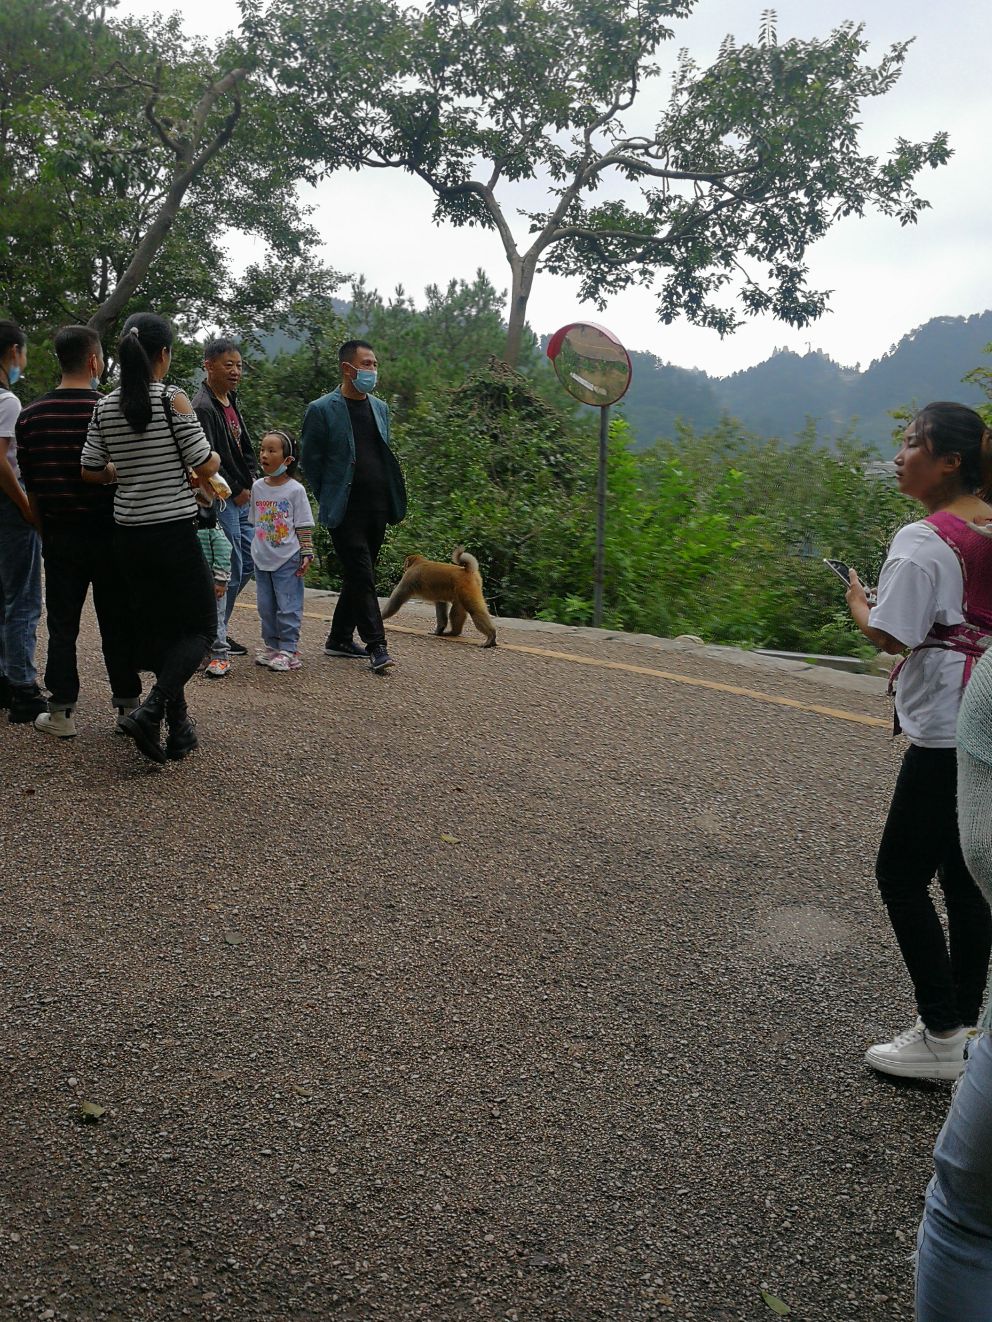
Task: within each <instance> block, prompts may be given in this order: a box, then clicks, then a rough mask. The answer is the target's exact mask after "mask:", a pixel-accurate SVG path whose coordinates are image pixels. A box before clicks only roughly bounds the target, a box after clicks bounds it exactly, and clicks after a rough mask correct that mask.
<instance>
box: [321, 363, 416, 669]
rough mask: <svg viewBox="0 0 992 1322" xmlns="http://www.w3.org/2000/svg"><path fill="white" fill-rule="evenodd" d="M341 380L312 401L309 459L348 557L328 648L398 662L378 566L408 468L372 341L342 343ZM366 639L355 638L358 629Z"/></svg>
mask: <svg viewBox="0 0 992 1322" xmlns="http://www.w3.org/2000/svg"><path fill="white" fill-rule="evenodd" d="M338 363H339V364H340V368H341V384H340V386H338V388H337V389H336V390H332V391H331V392H330V394H327V395H323V396H322V397H321V398H320V399H316V400H314V401H313V403H312V404H310V405H308V407H307V411H306V414H305V416H304V419H303V431H302V435H301V438H300V441H301V456H300V457H301V461H302V466H303V472H304V474H305V475H306V478H307V481H308V482H309V484H310V489H311V491H312V492H313V494H314V495H315V496H316V498H317V506H318V515H317V517H318V518H319V520H320V522H321V523H322V524H323V525H324V527H325V528H327V529H328V531H329V532H330V535H331V541H332V543H333V545H334V550H335V552H336V553H337V557H338V559H339V560H340V562H341V574H342V584H341V595H340V596H339V598H338V604H337V606H336V607H335V610H334V617H333V619H332V620H331V631H330V633H329V634H328V636H327V642H326V644H325V646H324V653H325V655H327V656H333V657H345V658H349V657H354V658H361V659H362V660H368V661H369V663H370V665H371V667H372V670H373V671H377V672H378V671H384V670H386V669H388V668H389V667H390V666H392V665H393V659H392V657H391V656H390V655H389V652H388V651H387V649H386V632H385V629H384V628H383V623H382V613H381V611H380V609H379V599H378V597H377V596H376V590H375V567H376V561H377V559H378V556H379V550H380V548H381V546H382V541H383V538H384V536H385V534H386V527H387V525H389V524H393V523H399V522H400V520H401V519H402V518H403V517H404V515H405V514H406V488H405V486H404V483H403V474H402V472H401V471H400V466H399V464H398V462H397V460H396V456H395V454H394V453H393V451H392V449H391V448H390V443H389V407H388V405H387V404H386V403H385V402H384V401H383V400H381V399H379V398H377V396H376V395H375V389H376V385H377V383H378V375H379V364H378V361H377V359H376V356H375V350H374V349H373V347H372V345H371V344H369V343H368V342H367V341H366V340H346V341H345V343H344V344H342V345H341V348H340V349H339V350H338ZM356 629H357V631H358V636H359V637H360V638H361V640H362V643H363V644H364V646H359V645H358V644H357V643H356V642H355V637H354V635H355V631H356Z"/></svg>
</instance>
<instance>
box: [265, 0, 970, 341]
mask: <svg viewBox="0 0 992 1322" xmlns="http://www.w3.org/2000/svg"><path fill="white" fill-rule="evenodd" d="M286 2H287V3H288V2H289V0H286ZM694 3H695V0H637V2H636V3H635V2H634V0H435V2H434V3H432V4H429V5H428V6H426V7H425V8H423V9H419V8H411V9H408V10H406V11H405V13H404V14H403V15H402V20H400V19H398V18H396V17H395V16H394V17H393V18H391V19H389V23H391V26H389V27H388V31H389V37H388V40H387V41H386V42H385V43H384V44H385V46H386V48H387V50H388V51H389V52H391V53H394V52H399V53H401V56H402V58H401V59H398V60H397V59H394V60H393V63H392V65H390V64H389V63H388V61H387V63H386V65H385V66H384V67H382V68H380V67H378V66H377V68H376V73H377V75H380V77H379V81H378V84H377V87H376V89H375V92H374V94H370V95H368V96H367V97H366V98H365V99H362V100H360V101H358V102H356V103H354V104H353V105H352V106H350V107H342V105H341V103H340V100H339V99H338V98H335V97H333V96H332V95H331V93H330V92H329V91H328V90H326V89H325V90H324V91H323V92H322V91H321V86H320V83H319V79H318V78H317V77H313V78H311V80H310V82H309V84H308V87H309V93H310V97H311V105H312V108H313V111H314V113H315V114H316V115H318V117H319V116H320V115H321V114H323V115H324V116H325V117H326V119H327V122H328V123H333V124H334V125H335V126H338V127H339V128H341V125H342V116H344V117H345V119H346V120H347V121H348V122H349V124H350V127H349V126H348V125H345V127H344V128H343V129H342V132H343V136H344V137H345V138H346V139H347V141H348V144H349V146H348V149H347V152H346V157H347V160H348V161H349V162H350V163H352V164H354V165H364V166H371V167H379V168H399V169H404V170H407V171H409V172H411V173H412V174H415V175H417V176H419V177H420V178H421V179H423V180H424V181H425V182H426V183H427V184H428V185H429V186H430V188H431V189H432V190H433V191H434V195H435V198H436V206H435V218H436V219H437V220H438V221H447V222H449V223H451V224H454V225H478V226H481V227H483V228H486V229H492V230H495V231H496V233H497V234H498V236H499V239H500V242H501V243H502V246H503V251H504V253H505V255H506V259H507V262H508V263H509V266H510V271H511V276H512V288H511V293H510V307H509V328H508V335H507V344H506V358H507V361H509V362H510V363H515V362H516V360H517V357H518V355H519V352H520V344H521V337H522V334H523V328H524V325H525V321H526V313H527V305H528V300H529V298H530V293H531V289H532V287H533V283H534V279H535V276H536V273H537V271H538V269H539V268H540V267H543V269H545V270H548V271H551V272H555V273H557V274H560V275H565V276H570V277H574V278H577V279H578V281H579V292H580V296H581V298H582V299H584V300H589V301H591V302H593V303H595V304H596V305H597V306H600V307H602V306H603V305H604V302H605V299H606V297H607V296H608V295H609V294H612V293H616V292H617V291H619V290H622V289H624V288H626V287H627V286H629V285H631V284H644V285H650V284H652V283H653V282H654V281H655V279H656V278H659V277H660V282H661V283H660V289H659V295H658V310H659V316H660V318H661V320H662V321H664V322H671V321H673V320H674V319H675V318H676V317H678V316H680V315H684V316H686V317H687V318H688V319H689V320H690V321H692V322H695V323H697V324H699V325H703V326H709V327H712V328H715V329H716V330H718V331H719V332H720V333H721V334H725V333H727V332H730V331H732V330H733V329H734V328H735V327H736V326H737V325H738V324H739V322H740V320H741V317H742V316H747V315H753V314H755V313H760V312H770V313H772V314H773V315H774V316H776V317H779V318H781V319H782V320H784V321H787V322H789V323H791V324H792V325H795V326H803V325H806V324H807V323H808V322H810V321H811V320H813V319H815V318H816V317H818V316H819V315H820V314H821V313H822V312H823V310H824V308H825V306H826V302H827V294H826V293H825V292H824V291H818V290H813V289H810V288H809V287H808V285H807V268H806V266H805V255H806V251H807V249H808V247H809V245H810V244H811V243H812V242H814V241H815V240H816V239H817V238H819V237H820V236H821V235H823V234H824V233H826V231H827V230H828V229H829V228H830V226H831V225H832V224H833V223H834V222H835V221H837V220H838V219H840V218H842V217H845V216H851V215H857V216H860V215H862V214H863V213H864V212H865V211H866V210H867V209H868V208H875V209H877V210H879V211H881V212H882V213H884V214H886V215H892V216H895V217H896V218H897V219H898V220H899V221H900V222H901V223H902V224H909V223H912V222H915V221H916V219H917V216H918V214H919V212H920V211H921V210H922V209H923V208H924V207H925V206H926V205H927V203H926V202H925V201H924V200H923V199H922V198H921V197H920V196H918V194H917V193H916V192H915V191H914V187H913V181H914V179H915V178H916V176H917V175H918V174H919V172H920V171H921V170H922V168H923V167H924V166H937V165H940V164H942V163H944V162H945V161H946V160H947V159H948V156H949V148H948V144H947V138H946V135H945V134H943V133H938V134H936V135H935V136H934V137H933V138H932V139H930V140H929V141H926V142H921V143H912V142H909V141H907V140H905V139H903V138H899V139H898V140H897V143H896V145H895V147H894V149H893V150H892V152H891V153H890V155H889V156H888V158H887V159H885V160H884V161H881V160H879V159H878V158H876V157H874V156H871V155H868V154H863V153H862V152H861V151H860V150H859V146H858V131H859V122H858V115H859V110H860V105H861V102H862V101H863V100H865V99H867V98H872V97H876V96H881V95H884V93H885V92H887V91H888V90H889V89H890V88H891V87H892V85H893V84H894V83H895V81H896V79H897V78H898V77H899V74H900V71H901V69H902V65H903V62H904V59H905V54H906V50H907V47H908V43H905V42H904V43H900V44H897V45H895V46H893V47H892V48H891V50H890V51H889V52H888V54H887V55H885V56H884V57H883V59H882V60H881V61H880V63H879V64H878V65H876V66H872V65H869V64H866V63H864V57H865V52H866V50H867V43H866V41H865V40H864V36H863V29H862V28H861V27H860V26H856V25H854V24H845V25H843V26H841V27H839V28H837V29H836V30H835V31H834V32H832V33H831V34H830V36H829V37H826V38H824V39H822V40H813V41H805V42H804V41H794V40H793V41H788V42H785V43H784V44H782V45H779V44H778V42H777V36H776V32H775V26H774V14H773V13H772V11H766V13H765V16H764V19H763V23H762V31H761V37H760V40H759V41H758V43H757V44H755V45H746V46H742V47H740V48H739V49H738V48H737V47H736V46H735V45H734V43H733V41H732V40H731V39H730V38H727V40H726V41H725V42H724V45H723V47H722V49H721V51H720V54H719V58H718V59H717V61H716V63H715V64H714V65H713V66H712V67H711V68H709V69H705V70H701V69H700V68H699V67H698V66H697V65H696V64H695V63H694V62H693V61H692V60H691V59H690V58H689V57H688V56H687V55H685V54H683V55H682V57H681V58H680V60H679V62H678V66H677V69H676V72H675V77H674V83H673V89H672V95H671V99H670V102H669V104H668V106H667V108H666V109H665V110H664V112H663V114H662V116H661V118H660V120H659V122H658V124H657V126H656V128H655V130H654V132H653V133H651V134H649V135H641V134H639V133H634V132H631V131H629V130H628V128H627V127H626V122H625V121H626V119H627V118H628V112H631V111H632V109H633V107H634V105H635V102H636V101H637V100H638V98H639V97H640V95H641V93H642V90H643V86H644V84H645V82H647V81H648V80H649V79H650V78H651V77H652V76H653V75H655V74H656V73H657V72H658V70H657V66H656V65H655V64H654V63H653V61H654V57H655V54H656V52H657V51H658V49H659V47H660V46H661V45H662V43H663V42H664V41H666V40H667V39H668V38H670V37H671V36H672V31H671V29H670V28H669V27H668V26H667V25H666V24H667V22H668V21H669V20H671V19H678V18H684V17H686V16H687V15H688V14H689V12H690V11H691V9H692V7H693V5H694ZM387 18H388V15H387ZM385 21H386V20H384V22H385ZM400 22H402V27H403V33H404V35H403V37H402V39H401V38H400V37H398V36H397V35H396V34H397V26H396V25H397V24H398V23H400ZM319 27H320V19H319V18H317V17H316V16H315V18H314V21H313V26H312V29H311V30H312V33H313V38H314V42H315V43H316V44H317V45H318V46H319V44H320V41H321V38H320V32H319V30H318V29H319ZM325 63H326V61H325V60H324V59H323V58H318V59H317V62H316V65H315V69H316V70H319V69H320V68H321V67H323V66H324V65H325ZM542 181H543V183H544V184H545V186H546V189H547V192H548V194H549V195H550V198H551V200H550V202H549V204H548V205H547V206H546V207H544V208H542V209H537V210H526V211H524V212H523V213H522V214H523V215H524V216H525V218H526V221H527V230H528V233H527V237H526V239H518V237H517V234H516V232H515V228H514V225H513V223H512V219H513V214H512V212H511V210H510V209H509V202H508V201H507V200H505V199H504V196H503V192H504V190H505V188H506V186H507V185H513V184H520V185H525V186H527V185H530V188H529V189H528V188H527V187H525V188H524V195H525V196H533V192H534V187H533V185H534V184H535V183H539V182H542ZM608 184H612V185H613V196H610V197H604V196H603V194H604V193H605V191H606V188H607V185H608ZM525 244H526V246H525Z"/></svg>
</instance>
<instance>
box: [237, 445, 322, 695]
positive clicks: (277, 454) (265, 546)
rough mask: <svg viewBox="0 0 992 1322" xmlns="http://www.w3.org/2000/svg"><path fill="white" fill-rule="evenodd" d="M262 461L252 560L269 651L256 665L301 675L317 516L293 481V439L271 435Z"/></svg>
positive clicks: (254, 498) (254, 495) (254, 496)
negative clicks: (306, 592) (305, 600)
mask: <svg viewBox="0 0 992 1322" xmlns="http://www.w3.org/2000/svg"><path fill="white" fill-rule="evenodd" d="M258 459H259V464H260V465H261V469H262V474H263V476H262V477H260V478H258V479H257V480H256V481H255V482H254V484H253V485H252V489H251V512H250V514H249V521H250V522H251V523H252V525H253V526H254V529H255V536H254V538H253V540H252V544H251V554H252V561H253V562H254V565H255V599H256V602H257V605H258V615H259V620H260V621H261V626H262V642H263V644H264V646H263V647H261V648H260V649H259V651H258V652H256V654H255V660H256V662H257V663H258V665H260V666H268V668H269V669H270V670H277V671H286V670H299V669H300V666H301V665H302V664H303V663H302V661H301V660H300V655H299V645H300V626H301V624H302V622H303V595H304V593H303V579H304V575H305V574H306V572H307V568H308V566H309V564H310V562H311V560H313V542H312V538H313V511H312V510H311V508H310V501H309V499H308V497H307V493H306V491H304V489H303V487H302V485H301V484H300V483H299V482H297V480H296V478H295V477H293V472H294V471H295V469H296V465H297V462H298V459H299V455H298V451H297V448H296V442H295V441H294V440H293V439H292V437H291V436H289V435H287V433H286V432H282V431H268V432H266V433H265V435H264V436H263V437H262V443H261V446H260V447H259V455H258Z"/></svg>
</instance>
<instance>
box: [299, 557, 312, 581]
mask: <svg viewBox="0 0 992 1322" xmlns="http://www.w3.org/2000/svg"><path fill="white" fill-rule="evenodd" d="M312 564H313V552H312V551H304V552H302V553H301V555H300V567H299V569H298V570H297V571H296V577H297V578H303V577H304V576H305V575H306V572H307V570H308V569H309V568H310V566H311V565H312Z"/></svg>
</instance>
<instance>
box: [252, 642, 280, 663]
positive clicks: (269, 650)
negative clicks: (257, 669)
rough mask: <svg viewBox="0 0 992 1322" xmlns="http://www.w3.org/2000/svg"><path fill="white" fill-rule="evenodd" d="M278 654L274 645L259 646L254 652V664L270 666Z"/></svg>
mask: <svg viewBox="0 0 992 1322" xmlns="http://www.w3.org/2000/svg"><path fill="white" fill-rule="evenodd" d="M278 655H279V653H278V652H277V651H276V649H275V648H274V647H260V648H259V649H258V651H257V652H256V653H255V664H256V666H269V667H270V668H271V666H272V661H273V659H274V658H275V657H277V656H278Z"/></svg>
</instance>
